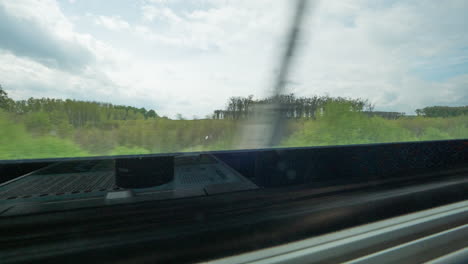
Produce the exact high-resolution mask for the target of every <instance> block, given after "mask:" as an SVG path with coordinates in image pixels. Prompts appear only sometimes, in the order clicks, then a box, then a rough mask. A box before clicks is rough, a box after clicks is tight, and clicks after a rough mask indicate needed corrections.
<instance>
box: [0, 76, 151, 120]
mask: <svg viewBox="0 0 468 264" xmlns="http://www.w3.org/2000/svg"><path fill="white" fill-rule="evenodd" d="M0 108H2V109H4V110H5V111H7V112H11V113H15V114H18V115H27V114H32V113H45V114H47V115H48V116H50V117H51V119H64V118H66V119H67V120H68V122H69V124H70V125H72V126H73V127H75V128H80V127H85V126H88V125H99V124H101V123H103V122H106V121H112V120H144V119H154V118H157V117H158V114H157V113H156V111H154V110H153V109H150V110H146V109H145V108H136V107H132V106H124V105H113V104H110V103H101V102H87V101H79V100H70V99H66V100H62V99H53V98H40V99H35V98H29V99H28V100H18V101H15V100H13V99H11V98H9V97H8V94H7V93H6V91H4V90H3V89H2V87H1V85H0ZM37 117H39V116H37ZM39 118H40V117H39Z"/></svg>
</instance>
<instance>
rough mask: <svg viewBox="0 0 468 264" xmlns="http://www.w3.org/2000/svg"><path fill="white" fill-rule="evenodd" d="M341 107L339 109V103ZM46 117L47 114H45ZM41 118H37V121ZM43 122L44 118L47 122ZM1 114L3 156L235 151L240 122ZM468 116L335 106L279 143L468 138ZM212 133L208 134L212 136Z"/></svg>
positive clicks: (296, 125) (297, 124) (298, 124)
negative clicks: (75, 121)
mask: <svg viewBox="0 0 468 264" xmlns="http://www.w3.org/2000/svg"><path fill="white" fill-rule="evenodd" d="M338 108H339V107H338ZM46 116H47V115H46ZM33 120H36V119H33ZM42 121H43V120H42ZM30 122H31V121H28V117H18V116H16V115H14V114H11V113H7V112H5V111H1V112H0V127H1V130H0V159H31V158H51V157H79V156H96V155H122V154H147V153H162V152H178V151H200V150H223V149H236V148H237V144H236V140H237V137H236V134H237V131H239V130H238V129H239V126H240V125H242V121H237V120H169V119H162V118H157V119H152V120H126V121H123V120H118V121H112V122H110V123H108V124H107V125H106V126H103V127H99V126H89V127H83V128H73V127H72V126H71V127H65V128H62V130H63V131H61V132H60V131H59V130H60V125H58V126H57V125H54V124H51V125H50V127H48V128H47V129H46V128H44V127H41V126H43V125H44V123H38V124H36V125H37V126H32V125H31V124H30ZM467 124H468V116H457V117H450V118H427V117H403V118H400V119H397V120H387V119H384V118H381V117H367V116H365V115H364V114H362V113H359V112H349V111H339V109H330V110H329V111H328V112H326V113H325V114H324V115H323V116H320V117H318V118H317V119H316V120H307V119H299V120H290V121H288V122H287V126H288V127H287V134H286V135H285V137H284V139H283V140H282V142H281V144H280V146H284V147H291V146H323V145H341V144H363V143H379V142H401V141H419V140H438V139H457V138H468V125H467ZM207 136H208V138H207Z"/></svg>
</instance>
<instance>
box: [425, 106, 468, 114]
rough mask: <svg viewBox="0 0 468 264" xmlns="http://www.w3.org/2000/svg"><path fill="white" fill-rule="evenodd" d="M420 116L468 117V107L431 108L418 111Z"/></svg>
mask: <svg viewBox="0 0 468 264" xmlns="http://www.w3.org/2000/svg"><path fill="white" fill-rule="evenodd" d="M416 114H417V115H418V116H426V117H454V116H461V115H468V106H429V107H424V108H422V109H416Z"/></svg>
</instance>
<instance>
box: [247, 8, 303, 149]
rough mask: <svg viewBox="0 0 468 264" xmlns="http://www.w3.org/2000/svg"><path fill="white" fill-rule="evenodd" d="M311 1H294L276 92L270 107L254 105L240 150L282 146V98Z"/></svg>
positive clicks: (276, 78) (284, 121) (274, 91)
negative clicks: (280, 144)
mask: <svg viewBox="0 0 468 264" xmlns="http://www.w3.org/2000/svg"><path fill="white" fill-rule="evenodd" d="M291 2H293V1H291ZM308 2H309V0H296V1H294V4H295V7H294V8H295V9H294V12H293V16H292V18H291V26H290V28H289V31H288V35H287V42H286V47H285V50H284V53H283V55H282V56H281V57H280V63H279V72H278V74H277V75H276V76H275V80H274V85H273V91H272V93H271V92H270V96H272V98H273V100H272V101H271V103H268V104H262V105H255V106H254V109H253V116H252V118H250V119H249V120H247V121H246V122H245V124H244V126H243V127H242V130H241V141H240V148H264V147H272V146H275V145H278V144H279V143H280V140H281V138H282V135H283V131H284V126H285V123H286V120H285V119H286V117H285V116H284V110H283V109H284V108H285V107H286V106H285V105H284V103H283V102H282V101H281V98H280V96H281V95H284V94H285V92H286V89H285V84H286V82H287V80H288V77H289V74H290V69H291V64H292V62H293V59H294V56H295V55H296V54H297V42H298V40H299V37H300V33H301V25H302V23H303V21H304V17H305V14H306V13H307V9H308V6H309V3H308Z"/></svg>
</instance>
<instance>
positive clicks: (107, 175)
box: [0, 171, 120, 200]
mask: <svg viewBox="0 0 468 264" xmlns="http://www.w3.org/2000/svg"><path fill="white" fill-rule="evenodd" d="M6 187H7V188H6ZM119 189H120V188H118V187H117V186H116V185H115V180H114V173H113V171H97V172H86V173H83V172H82V173H67V174H53V175H50V174H49V175H34V176H31V177H25V178H23V179H21V180H18V181H16V182H13V183H11V184H8V186H2V188H1V189H0V200H5V199H7V200H12V199H18V198H31V197H45V196H50V195H64V194H77V193H90V192H100V191H101V192H103V191H109V190H119Z"/></svg>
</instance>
